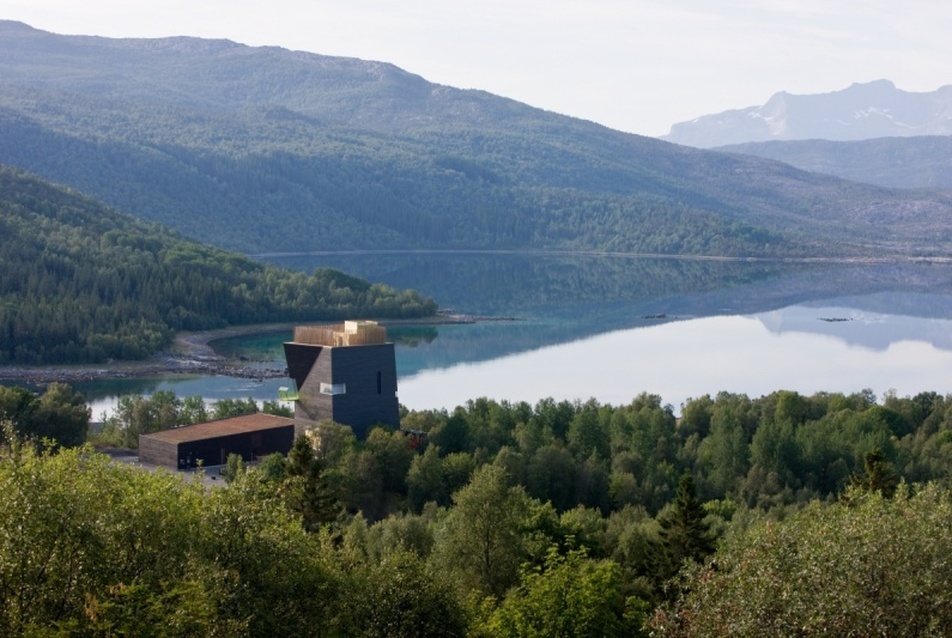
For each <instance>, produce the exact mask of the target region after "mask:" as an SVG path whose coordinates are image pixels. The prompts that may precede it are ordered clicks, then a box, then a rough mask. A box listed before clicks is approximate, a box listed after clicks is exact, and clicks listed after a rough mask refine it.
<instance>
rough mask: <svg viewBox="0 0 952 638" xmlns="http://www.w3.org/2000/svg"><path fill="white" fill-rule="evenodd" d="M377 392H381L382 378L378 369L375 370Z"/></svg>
mask: <svg viewBox="0 0 952 638" xmlns="http://www.w3.org/2000/svg"><path fill="white" fill-rule="evenodd" d="M377 394H383V378H382V376H381V374H380V370H377Z"/></svg>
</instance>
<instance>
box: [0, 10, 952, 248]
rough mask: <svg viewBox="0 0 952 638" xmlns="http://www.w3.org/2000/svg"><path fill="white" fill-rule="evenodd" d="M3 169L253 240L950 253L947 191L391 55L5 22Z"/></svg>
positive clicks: (237, 240)
mask: <svg viewBox="0 0 952 638" xmlns="http://www.w3.org/2000/svg"><path fill="white" fill-rule="evenodd" d="M0 35H2V37H0V162H6V163H8V164H12V165H16V166H19V167H22V168H25V169H27V170H30V171H32V172H35V173H37V174H39V175H42V176H44V177H47V178H49V179H53V180H55V181H57V182H59V183H64V184H69V185H70V186H73V187H74V188H77V189H79V190H81V191H83V192H85V193H89V194H90V195H92V196H94V197H96V198H97V199H100V200H101V201H104V202H106V203H107V204H109V205H111V206H114V207H116V208H119V209H120V210H124V211H129V212H131V213H133V214H135V215H138V216H142V217H145V218H148V219H151V220H154V221H160V222H162V223H166V224H168V225H170V226H172V227H174V228H176V229H178V230H180V231H182V232H183V233H185V234H186V235H188V236H190V237H192V238H195V239H199V240H201V241H204V242H207V243H213V244H215V245H218V246H222V247H226V248H232V249H238V250H242V251H245V252H272V251H306V250H315V249H347V248H395V247H396V248H421V247H427V248H486V247H496V248H499V247H505V248H516V249H518V248H536V249H568V250H580V249H585V250H611V251H630V252H648V253H669V254H678V253H680V254H716V255H743V256H750V255H770V256H778V255H783V256H802V255H816V254H824V255H830V254H836V255H843V254H857V253H869V252H871V251H875V252H876V254H882V252H883V251H884V250H902V251H907V252H908V251H925V252H934V251H937V250H941V249H943V248H944V247H945V245H946V243H947V242H948V241H950V239H952V228H950V226H949V223H948V221H947V219H948V215H947V213H948V212H949V210H950V209H952V206H950V202H952V200H950V199H949V198H948V197H945V196H940V195H937V194H934V193H932V194H922V193H919V194H909V193H900V192H893V191H888V190H884V189H877V188H871V187H867V186H859V185H856V184H850V183H847V182H843V181H840V180H836V179H833V178H829V177H823V176H818V175H811V174H807V173H804V172H801V171H797V170H795V169H792V168H790V167H789V166H785V165H782V164H778V163H775V162H769V161H764V160H760V159H756V158H750V157H739V156H731V155H725V154H720V153H712V152H707V151H700V150H696V149H690V148H686V147H679V146H675V145H671V144H667V143H664V142H661V141H658V140H653V139H649V138H644V137H640V136H636V135H629V134H624V133H620V132H617V131H612V130H609V129H607V128H605V127H602V126H599V125H597V124H594V123H591V122H584V121H580V120H575V119H572V118H567V117H564V116H560V115H557V114H554V113H548V112H544V111H541V110H539V109H534V108H530V107H528V106H526V105H523V104H519V103H516V102H513V101H511V100H506V99H503V98H499V97H496V96H492V95H490V94H487V93H484V92H479V91H462V90H458V89H453V88H450V87H446V86H438V85H434V84H430V83H428V82H426V81H425V80H424V79H422V78H420V77H418V76H415V75H412V74H410V73H407V72H405V71H402V70H400V69H397V68H396V67H393V66H392V65H388V64H383V63H379V62H364V61H361V60H353V59H344V58H332V57H326V56H320V55H315V54H308V53H301V52H292V51H287V50H283V49H278V48H273V47H264V48H252V47H246V46H243V45H239V44H235V43H233V42H228V41H209V40H199V39H194V38H167V39H158V40H132V39H129V40H111V39H105V38H91V37H80V36H59V35H54V34H49V33H44V32H40V31H37V30H34V29H31V28H30V27H27V26H26V25H23V24H18V23H11V22H3V23H0Z"/></svg>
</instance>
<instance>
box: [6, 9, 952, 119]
mask: <svg viewBox="0 0 952 638" xmlns="http://www.w3.org/2000/svg"><path fill="white" fill-rule="evenodd" d="M0 19H8V20H19V21H21V22H26V23H27V24H29V25H31V26H33V27H35V28H38V29H43V30H45V31H52V32H55V33H63V34H81V35H101V36H107V37H149V38H151V37H164V36H173V35H190V36H198V37H205V38H227V39H229V40H234V41H236V42H240V43H242V44H248V45H252V46H258V45H276V46H281V47H285V48H288V49H294V50H301V51H310V52H313V53H320V54H324V55H335V56H347V57H354V58H361V59H364V60H379V61H383V62H390V63H393V64H395V65H397V66H399V67H401V68H403V69H405V70H407V71H410V72H411V73H416V74H418V75H421V76H423V77H424V78H425V79H427V80H429V81H431V82H436V83H439V84H446V85H449V86H454V87H458V88H473V89H482V90H485V91H489V92H490V93H495V94H497V95H502V96H505V97H509V98H512V99H515V100H518V101H520V102H525V103H527V104H530V105H532V106H536V107H539V108H543V109H546V110H549V111H555V112H558V113H563V114H565V115H571V116H574V117H580V118H584V119H588V120H593V121H596V122H599V123H600V124H604V125H606V126H610V127H612V128H615V129H619V130H622V131H628V132H631V133H639V134H642V135H651V136H657V135H664V134H666V133H667V132H668V131H669V130H670V127H671V125H672V124H674V123H676V122H681V121H685V120H690V119H693V118H695V117H698V116H701V115H707V114H710V113H717V112H720V111H723V110H727V109H732V108H744V107H748V106H754V105H759V104H762V103H764V102H766V101H767V99H769V98H770V96H771V95H773V94H774V93H776V92H778V91H787V92H790V93H797V94H809V93H823V92H828V91H835V90H839V89H843V88H846V87H847V86H849V85H850V84H852V83H854V82H869V81H872V80H877V79H888V80H892V81H893V82H894V83H895V84H896V86H897V87H898V88H900V89H903V90H906V91H916V92H921V91H934V90H935V89H937V88H939V87H940V86H943V85H946V84H952V37H950V36H949V28H950V25H952V4H950V3H949V2H948V0H906V1H905V2H897V1H896V0H759V1H758V0H469V1H465V2H463V1H456V0H403V1H401V2H395V1H393V0H311V1H303V0H298V1H295V0H268V1H267V2H264V1H260V0H161V1H158V0H152V1H149V2H142V1H141V0H0Z"/></svg>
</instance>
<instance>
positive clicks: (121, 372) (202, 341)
mask: <svg viewBox="0 0 952 638" xmlns="http://www.w3.org/2000/svg"><path fill="white" fill-rule="evenodd" d="M515 320H516V318H515V317H486V316H475V315H465V314H457V313H455V312H453V311H441V312H439V313H438V314H437V315H435V316H432V317H423V318H419V319H382V320H380V324H381V325H383V326H438V325H451V324H466V323H477V322H483V321H515ZM295 325H296V324H293V323H276V324H258V325H251V326H236V327H233V328H222V329H220V330H206V331H202V332H191V333H182V334H179V335H177V336H176V337H175V341H174V342H173V344H172V346H171V347H170V348H169V349H168V350H165V351H163V352H160V353H158V354H156V355H155V356H153V357H151V358H149V359H146V360H144V361H117V362H108V363H104V364H94V365H59V366H19V365H3V366H0V382H2V381H17V382H21V383H28V384H31V385H44V384H47V383H56V382H59V383H75V382H78V381H93V380H97V379H123V378H129V377H151V376H160V375H162V376H164V375H175V374H181V375H222V376H228V377H236V378H244V379H276V378H281V377H284V376H287V369H286V368H284V367H280V368H278V367H266V366H260V365H249V362H247V361H239V360H235V359H227V358H225V357H223V356H221V355H220V354H218V353H217V352H216V351H215V349H214V348H213V347H212V345H211V344H212V343H213V342H215V341H217V340H219V339H227V338H230V337H241V336H247V335H253V334H269V333H274V332H284V331H290V330H293V328H294V326H295Z"/></svg>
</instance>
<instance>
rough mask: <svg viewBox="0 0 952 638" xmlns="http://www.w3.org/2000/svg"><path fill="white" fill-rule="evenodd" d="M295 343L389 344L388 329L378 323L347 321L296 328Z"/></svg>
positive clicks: (333, 345) (327, 344)
mask: <svg viewBox="0 0 952 638" xmlns="http://www.w3.org/2000/svg"><path fill="white" fill-rule="evenodd" d="M294 342H295V343H304V344H308V345H312V346H328V347H332V348H333V347H341V346H369V345H378V344H381V343H387V329H386V328H384V327H383V326H381V325H380V324H378V323H377V322H376V321H345V322H344V323H341V324H334V325H327V326H296V327H295V328H294Z"/></svg>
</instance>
